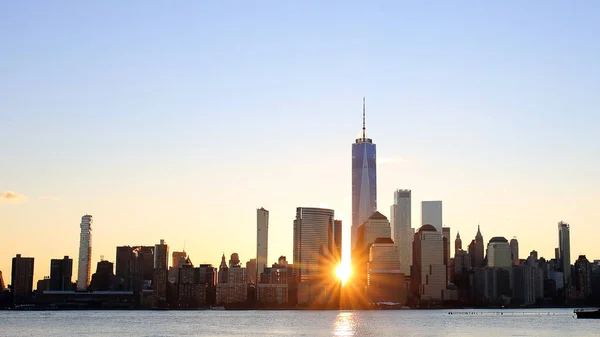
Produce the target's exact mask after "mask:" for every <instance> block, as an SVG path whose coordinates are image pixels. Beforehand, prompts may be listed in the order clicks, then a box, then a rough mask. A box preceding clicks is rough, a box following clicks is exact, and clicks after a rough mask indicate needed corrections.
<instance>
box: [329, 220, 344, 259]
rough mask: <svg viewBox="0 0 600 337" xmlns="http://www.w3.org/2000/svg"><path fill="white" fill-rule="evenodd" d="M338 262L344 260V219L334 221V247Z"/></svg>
mask: <svg viewBox="0 0 600 337" xmlns="http://www.w3.org/2000/svg"><path fill="white" fill-rule="evenodd" d="M331 250H332V251H333V252H334V256H335V261H336V264H339V263H340V262H342V220H334V221H333V248H332V249H331Z"/></svg>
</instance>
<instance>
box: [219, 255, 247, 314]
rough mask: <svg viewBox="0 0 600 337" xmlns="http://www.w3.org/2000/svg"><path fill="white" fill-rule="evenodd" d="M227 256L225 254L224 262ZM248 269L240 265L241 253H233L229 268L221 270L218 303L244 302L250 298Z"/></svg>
mask: <svg viewBox="0 0 600 337" xmlns="http://www.w3.org/2000/svg"><path fill="white" fill-rule="evenodd" d="M224 261H225V257H224V256H223V261H222V263H221V265H223V262H224ZM247 276H248V275H247V270H246V268H242V267H241V265H240V259H239V255H238V254H237V253H233V254H231V260H229V268H221V269H220V270H219V280H218V283H217V304H230V303H242V302H246V300H247V299H248V284H247Z"/></svg>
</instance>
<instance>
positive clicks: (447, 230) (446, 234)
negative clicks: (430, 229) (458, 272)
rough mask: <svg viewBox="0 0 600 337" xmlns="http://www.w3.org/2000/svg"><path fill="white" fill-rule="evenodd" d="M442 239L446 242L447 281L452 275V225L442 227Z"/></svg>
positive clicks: (445, 263)
mask: <svg viewBox="0 0 600 337" xmlns="http://www.w3.org/2000/svg"><path fill="white" fill-rule="evenodd" d="M442 241H443V242H444V265H445V266H446V269H447V271H446V282H448V279H449V277H450V274H451V272H452V270H451V269H450V257H451V256H450V254H451V253H450V227H442Z"/></svg>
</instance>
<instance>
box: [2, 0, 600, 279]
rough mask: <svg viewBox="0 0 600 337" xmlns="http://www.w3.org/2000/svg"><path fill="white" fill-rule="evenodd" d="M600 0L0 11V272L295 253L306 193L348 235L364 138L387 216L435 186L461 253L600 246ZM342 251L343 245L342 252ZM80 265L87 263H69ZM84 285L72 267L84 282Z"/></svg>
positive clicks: (415, 205)
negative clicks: (65, 264) (473, 247)
mask: <svg viewBox="0 0 600 337" xmlns="http://www.w3.org/2000/svg"><path fill="white" fill-rule="evenodd" d="M599 16H600V3H598V2H597V1H592V0H589V1H577V2H565V1H527V2H517V1H514V2H504V1H503V2H496V3H491V2H481V1H452V2H447V1H433V2H426V3H425V2H416V1H389V2H367V1H365V2H357V1H329V2H326V3H324V2H322V1H297V2H292V1H260V2H252V3H251V2H238V1H229V2H227V1H178V2H162V1H127V2H122V1H95V2H76V1H52V2H29V1H9V2H3V3H1V4H0V233H1V234H0V237H1V238H2V244H1V245H0V270H1V271H2V272H3V274H4V277H5V279H6V281H7V282H6V283H7V284H8V283H10V278H9V275H10V266H11V258H12V257H13V256H15V254H17V253H20V254H22V255H23V256H33V257H35V259H36V260H35V280H37V279H40V278H42V277H43V276H46V275H49V273H50V268H49V264H50V259H51V258H62V256H64V255H69V256H71V257H73V258H74V259H75V260H76V259H77V256H78V244H79V223H80V219H81V216H83V215H85V214H91V215H93V217H94V225H93V235H92V237H93V249H92V254H93V258H92V263H93V265H92V271H93V272H94V271H95V269H96V263H97V261H99V260H100V258H101V256H103V257H104V259H106V260H109V261H114V259H115V254H116V252H115V247H116V246H118V245H154V244H156V243H158V242H159V240H160V239H165V240H166V241H167V243H168V244H169V245H170V248H171V251H174V250H183V249H184V248H185V250H186V251H187V252H188V253H189V255H190V257H191V260H192V262H193V263H194V264H199V263H213V264H217V265H218V263H219V261H220V257H221V255H222V254H223V253H224V254H225V255H226V256H227V257H229V255H230V254H231V253H233V252H237V253H239V255H240V258H241V260H242V261H244V262H245V261H247V260H249V259H250V258H252V257H254V256H255V254H256V250H255V245H256V241H255V240H256V239H255V238H256V209H257V208H260V207H265V208H266V209H268V210H269V211H270V224H269V263H272V262H275V261H276V259H277V257H279V256H280V255H286V256H287V257H288V260H292V236H293V235H292V226H293V220H294V217H295V208H296V207H298V206H305V207H308V206H316V207H319V206H324V207H328V208H332V209H334V210H335V212H336V218H338V219H341V220H342V221H343V223H344V241H345V242H349V239H350V238H349V231H350V219H351V204H350V195H351V179H350V178H351V144H352V143H353V142H354V140H355V138H357V136H358V134H359V132H360V129H361V112H362V98H363V96H365V97H366V104H367V135H368V137H370V138H372V139H373V141H374V142H375V143H376V144H377V152H378V154H377V155H378V162H379V164H378V172H377V174H378V181H377V183H378V209H379V211H381V212H382V213H383V214H384V215H387V216H389V213H390V212H389V209H390V205H391V204H392V200H393V192H394V190H395V189H397V188H403V189H404V188H406V189H411V190H412V197H413V199H412V213H413V218H412V223H413V227H417V228H418V227H419V226H420V221H421V220H420V218H421V216H420V202H421V201H422V200H442V201H443V212H444V218H443V219H444V225H445V226H449V227H451V231H452V232H451V235H452V237H454V236H455V235H456V232H457V231H459V232H460V234H461V237H462V239H463V246H466V244H468V242H469V241H470V240H471V239H472V238H473V237H474V236H475V233H476V231H477V224H478V223H479V224H480V225H481V231H482V234H483V236H484V240H485V241H486V242H487V241H488V240H489V239H490V238H491V237H493V236H504V237H506V238H507V239H509V240H510V239H511V238H512V237H515V236H516V237H517V238H518V240H519V244H520V250H521V253H520V257H522V258H525V257H526V256H527V255H528V252H529V251H531V250H533V249H536V250H537V251H538V252H539V253H540V255H542V256H545V257H547V258H551V257H553V255H554V247H556V246H557V244H558V229H557V223H558V222H559V221H561V220H563V221H566V222H568V223H569V224H570V225H571V257H572V259H573V260H575V259H576V258H577V256H578V255H579V254H586V255H587V257H588V259H590V260H591V259H600V248H599V247H598V244H597V238H596V235H595V234H596V233H597V226H598V224H599V223H600V213H599V212H598V211H597V207H598V203H599V202H600V192H599V191H600V178H598V172H599V169H600V159H599V156H598V154H599V153H600V134H599V133H598V129H599V126H600V108H599V103H600V95H598V93H599V92H600V81H599V79H600V65H599V63H598V60H599V59H600V40H599V39H600V37H599V36H600V34H599V33H600V21H599V20H598V17H599ZM348 248H349V246H345V247H344V252H345V254H346V255H345V258H348ZM73 274H74V275H76V263H74V271H73ZM75 279H76V277H74V278H73V281H75Z"/></svg>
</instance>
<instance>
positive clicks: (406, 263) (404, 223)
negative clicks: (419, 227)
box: [390, 190, 415, 275]
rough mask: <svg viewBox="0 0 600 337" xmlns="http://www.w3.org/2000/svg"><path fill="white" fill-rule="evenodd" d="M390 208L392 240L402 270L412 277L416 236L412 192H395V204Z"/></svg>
mask: <svg viewBox="0 0 600 337" xmlns="http://www.w3.org/2000/svg"><path fill="white" fill-rule="evenodd" d="M390 208H391V209H390V214H391V220H392V221H391V226H392V238H393V239H394V243H395V244H396V246H397V247H398V254H399V256H398V258H399V259H400V270H401V271H402V273H404V275H410V265H411V264H412V242H413V239H414V236H415V234H414V232H413V230H412V222H411V221H412V220H411V191H410V190H396V191H394V204H393V205H392V206H391V207H390Z"/></svg>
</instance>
